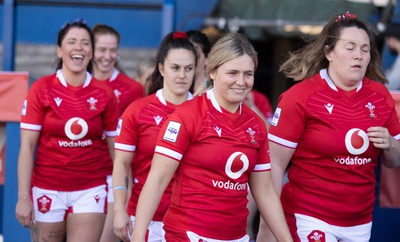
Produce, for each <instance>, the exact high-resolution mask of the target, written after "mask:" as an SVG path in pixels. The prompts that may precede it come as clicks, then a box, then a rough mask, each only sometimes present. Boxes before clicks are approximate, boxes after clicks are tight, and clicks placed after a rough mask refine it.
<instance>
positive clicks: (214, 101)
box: [207, 88, 243, 114]
mask: <svg viewBox="0 0 400 242" xmlns="http://www.w3.org/2000/svg"><path fill="white" fill-rule="evenodd" d="M207 99H209V100H210V101H211V103H212V105H213V106H214V108H215V109H217V110H218V111H219V112H220V113H223V111H222V108H221V106H220V105H219V103H218V101H217V99H215V95H214V88H212V89H210V90H208V91H207ZM242 104H243V102H240V105H239V114H242Z"/></svg>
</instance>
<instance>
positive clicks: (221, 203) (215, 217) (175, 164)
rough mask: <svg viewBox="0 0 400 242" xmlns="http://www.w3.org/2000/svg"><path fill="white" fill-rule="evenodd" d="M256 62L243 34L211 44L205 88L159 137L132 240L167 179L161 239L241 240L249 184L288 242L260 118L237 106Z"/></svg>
mask: <svg viewBox="0 0 400 242" xmlns="http://www.w3.org/2000/svg"><path fill="white" fill-rule="evenodd" d="M257 63H258V60H257V53H256V51H255V50H254V48H253V47H252V45H251V44H250V42H249V41H248V39H247V38H246V37H245V36H244V35H241V34H238V33H231V34H227V35H226V36H224V37H222V38H221V39H220V40H218V41H217V42H216V44H215V45H214V46H213V47H212V49H211V52H210V54H209V56H208V64H207V68H206V72H207V74H208V76H209V78H210V83H209V84H210V85H209V86H210V87H211V89H210V90H208V91H207V92H205V93H203V95H201V96H199V97H196V98H195V99H193V100H192V101H189V102H186V103H184V104H182V105H181V106H180V107H178V108H177V109H176V110H175V112H174V113H173V114H171V115H170V116H169V117H168V120H167V121H166V122H165V123H164V125H163V127H162V129H161V132H160V135H159V136H158V139H157V146H156V149H155V155H154V158H153V160H152V164H151V170H150V173H149V175H148V178H147V180H146V183H145V185H144V187H143V189H142V192H141V194H140V198H139V202H138V206H137V210H136V222H135V226H134V229H133V235H132V240H131V241H133V242H144V241H145V237H146V231H147V227H148V225H149V223H150V221H151V218H152V217H153V214H154V213H155V211H156V208H157V206H158V204H159V201H160V198H161V194H162V193H163V192H164V190H165V189H166V187H167V185H168V184H169V182H170V181H171V179H172V177H173V178H174V179H173V187H172V198H171V205H170V207H169V209H168V210H167V213H166V214H165V217H164V220H163V221H164V230H165V233H166V234H165V239H166V241H169V242H182V241H196V242H198V241H208V242H222V241H225V242H233V241H235V242H247V241H248V240H249V236H248V235H246V220H247V215H248V211H247V208H246V205H247V199H246V197H247V193H248V186H250V190H251V192H252V194H253V196H254V198H255V201H256V202H257V204H258V208H259V210H260V212H261V214H262V216H263V217H264V218H265V219H266V220H267V221H268V224H269V225H270V226H271V228H272V230H273V232H274V233H275V235H276V236H277V237H278V238H279V240H280V241H292V239H291V237H290V233H289V229H288V227H287V224H286V222H285V218H284V215H283V211H282V207H281V205H280V202H279V199H278V196H277V194H276V192H275V190H274V187H273V184H272V179H271V175H270V163H269V161H270V160H269V155H268V143H267V129H266V125H265V122H264V120H262V119H261V118H260V117H259V116H258V115H257V114H256V113H254V112H253V111H252V110H251V109H250V108H249V107H247V106H246V105H244V104H243V100H244V98H245V97H246V95H247V94H248V93H249V92H250V90H251V88H252V87H253V83H254V72H255V70H256V67H257Z"/></svg>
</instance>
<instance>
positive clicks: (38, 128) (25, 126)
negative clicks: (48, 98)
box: [20, 123, 42, 131]
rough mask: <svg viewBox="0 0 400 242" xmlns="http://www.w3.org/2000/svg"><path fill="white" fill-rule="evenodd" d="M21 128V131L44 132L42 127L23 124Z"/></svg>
mask: <svg viewBox="0 0 400 242" xmlns="http://www.w3.org/2000/svg"><path fill="white" fill-rule="evenodd" d="M20 128H21V129H28V130H35V131H40V130H42V125H37V124H27V123H21V125H20Z"/></svg>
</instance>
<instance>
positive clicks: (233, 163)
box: [212, 152, 249, 191]
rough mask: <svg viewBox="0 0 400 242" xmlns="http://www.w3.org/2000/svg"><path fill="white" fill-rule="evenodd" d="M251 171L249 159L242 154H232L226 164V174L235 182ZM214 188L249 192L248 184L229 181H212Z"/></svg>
mask: <svg viewBox="0 0 400 242" xmlns="http://www.w3.org/2000/svg"><path fill="white" fill-rule="evenodd" d="M248 169H249V158H248V157H247V156H246V155H245V154H244V153H242V152H234V153H233V154H231V155H230V156H229V158H228V160H227V162H226V164H225V173H226V175H227V176H228V177H230V178H231V179H233V180H236V179H238V178H239V177H241V176H242V174H243V173H245V172H246V171H247V170H248ZM212 184H213V186H214V187H217V188H221V189H227V190H238V191H242V190H247V182H245V183H239V182H232V181H231V180H227V181H217V180H212Z"/></svg>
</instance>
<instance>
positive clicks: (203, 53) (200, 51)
mask: <svg viewBox="0 0 400 242" xmlns="http://www.w3.org/2000/svg"><path fill="white" fill-rule="evenodd" d="M186 34H187V36H188V38H189V40H190V41H191V42H192V43H193V45H194V47H195V48H196V50H197V66H196V73H195V75H194V84H193V91H194V92H195V91H196V90H197V89H198V88H199V87H200V86H202V85H205V84H206V82H207V77H206V66H207V57H208V53H210V50H211V42H210V40H209V39H208V37H207V35H206V34H204V33H202V32H201V31H200V30H189V31H187V32H186Z"/></svg>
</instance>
